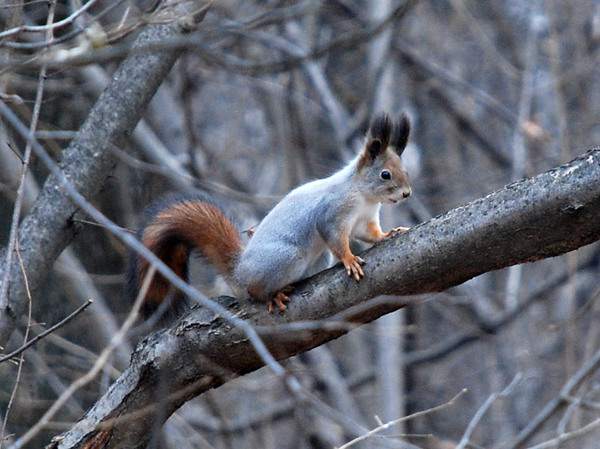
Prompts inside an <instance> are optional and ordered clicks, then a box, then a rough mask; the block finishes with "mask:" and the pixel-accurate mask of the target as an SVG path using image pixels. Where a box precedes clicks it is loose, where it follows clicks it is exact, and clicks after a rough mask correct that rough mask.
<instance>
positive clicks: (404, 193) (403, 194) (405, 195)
mask: <svg viewBox="0 0 600 449" xmlns="http://www.w3.org/2000/svg"><path fill="white" fill-rule="evenodd" d="M411 193H412V190H411V188H410V187H409V188H408V189H404V190H403V191H402V196H403V197H404V198H408V197H409V196H410V194H411Z"/></svg>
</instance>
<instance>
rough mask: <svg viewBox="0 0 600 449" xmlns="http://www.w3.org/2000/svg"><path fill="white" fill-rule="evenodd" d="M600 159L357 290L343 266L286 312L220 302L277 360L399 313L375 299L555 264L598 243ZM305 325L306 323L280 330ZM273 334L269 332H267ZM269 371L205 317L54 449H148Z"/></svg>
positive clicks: (414, 244) (131, 375) (449, 219)
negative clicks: (202, 399) (169, 424)
mask: <svg viewBox="0 0 600 449" xmlns="http://www.w3.org/2000/svg"><path fill="white" fill-rule="evenodd" d="M599 217H600V150H592V151H590V152H588V153H586V154H584V155H582V156H581V157H579V158H577V159H575V160H574V161H572V162H571V163H569V164H567V165H564V166H561V167H558V168H556V169H553V170H551V171H549V172H546V173H544V174H541V175H538V176H536V177H534V178H531V179H527V180H522V181H519V182H515V183H513V184H511V185H508V186H506V187H505V188H503V189H501V190H498V191H496V192H494V193H491V194H490V195H487V196H486V197H483V198H480V199H477V200H475V201H473V202H471V203H469V204H467V205H465V206H462V207H458V208H456V209H453V210H451V211H449V212H448V213H446V214H444V215H441V216H439V217H436V218H434V219H432V220H429V221H428V222H426V223H423V224H421V225H419V226H417V227H415V228H413V229H412V230H411V231H410V232H408V233H406V234H403V235H398V236H396V237H394V238H392V239H390V240H388V241H386V242H384V243H382V244H380V245H377V246H376V247H374V248H372V249H370V250H369V251H367V252H365V253H364V255H363V257H364V258H365V259H366V260H367V265H366V266H365V278H364V279H363V280H362V281H361V282H360V283H356V282H355V281H353V280H352V279H350V278H348V276H346V274H345V272H344V270H342V269H341V268H340V267H339V266H337V267H334V268H332V269H330V270H327V271H325V272H323V273H320V274H318V275H316V276H315V277H313V278H311V279H309V280H308V281H306V282H304V283H302V284H301V285H299V286H298V288H297V289H296V291H295V292H294V294H293V295H292V296H291V302H290V305H289V309H288V311H286V312H285V313H282V314H269V313H268V312H267V311H266V308H265V307H264V305H263V304H256V303H253V302H249V301H247V300H236V299H233V298H220V299H218V300H219V301H220V302H221V303H222V304H223V305H225V306H226V307H227V308H228V309H229V311H230V312H231V313H233V314H235V315H236V316H238V317H241V318H243V319H245V320H247V321H248V322H249V323H251V324H252V325H254V326H256V327H257V328H258V327H261V329H262V330H261V335H262V336H263V339H264V342H265V344H266V345H267V347H268V348H269V349H270V350H271V351H272V353H273V354H274V355H275V356H276V358H278V359H282V358H286V357H290V356H292V355H295V354H298V353H301V352H303V351H307V350H309V349H311V348H314V347H316V346H319V345H321V344H323V343H325V342H327V341H330V340H332V339H334V338H337V337H339V336H340V335H342V334H343V333H345V332H347V329H348V328H347V327H339V328H332V327H331V326H317V325H315V323H316V322H319V320H325V319H332V320H337V321H338V322H340V323H343V322H345V323H347V322H352V323H354V324H357V325H358V324H360V323H365V322H369V321H372V320H374V319H376V318H378V317H380V316H382V315H384V314H386V313H389V312H391V311H393V310H396V309H398V308H400V307H402V306H403V305H404V303H403V302H402V301H401V300H399V301H391V302H390V301H377V300H373V301H368V300H369V299H371V298H374V297H376V296H379V295H400V296H402V295H416V294H421V293H427V292H437V291H442V290H445V289H447V288H449V287H452V286H455V285H458V284H461V283H463V282H465V281H467V280H469V279H471V278H472V277H474V276H477V275H479V274H482V273H485V272H488V271H491V270H495V269H499V268H503V267H508V266H511V265H514V264H519V263H525V262H532V261H535V260H539V259H543V258H547V257H553V256H557V255H560V254H563V253H566V252H568V251H572V250H575V249H577V248H579V247H581V246H584V245H587V244H589V243H592V242H594V241H597V240H599V239H600V220H599ZM298 322H304V323H306V325H305V326H297V327H296V328H295V329H292V328H290V326H281V327H277V326H278V325H286V324H290V323H298ZM265 329H266V330H265ZM261 366H263V362H262V360H261V359H260V357H259V356H258V355H257V353H256V352H255V351H254V350H253V348H252V346H251V344H250V343H249V341H248V339H247V338H246V336H245V335H244V334H243V332H242V331H241V330H240V329H238V328H236V327H234V326H232V325H230V324H229V323H227V322H226V321H225V320H223V319H222V318H221V317H219V316H216V315H214V314H213V313H211V312H209V311H207V310H205V309H196V310H193V311H192V312H190V313H189V314H187V315H185V316H183V317H182V318H181V319H180V320H179V321H178V322H177V323H175V324H174V325H173V326H172V327H170V328H168V329H166V330H163V331H160V332H157V333H155V334H153V335H151V336H149V337H148V338H147V339H146V340H144V341H143V342H142V343H141V344H140V346H139V347H138V349H137V351H136V352H135V354H134V356H133V358H132V362H131V365H130V367H129V368H128V369H127V370H126V371H125V372H124V373H123V375H122V376H121V377H120V378H119V379H118V380H117V382H115V384H114V385H113V386H112V387H111V388H110V389H109V391H108V392H107V393H106V394H105V395H104V396H103V397H102V398H101V399H100V400H99V401H98V402H97V403H96V405H95V406H94V407H93V408H92V409H91V410H90V411H89V412H88V413H87V414H86V415H85V417H84V418H83V419H82V420H81V421H80V422H79V423H77V424H76V425H75V426H74V427H73V428H72V429H71V430H69V431H68V432H66V433H64V434H63V435H61V436H60V437H59V438H57V439H56V440H55V441H54V443H53V445H52V447H60V448H71V447H100V446H99V444H100V443H101V444H102V447H115V448H116V447H119V448H123V447H127V448H130V447H131V448H141V447H144V446H145V445H146V444H147V442H148V440H149V438H150V437H151V435H152V431H153V429H154V427H155V426H156V425H157V422H162V421H164V420H165V419H166V418H168V416H169V415H170V414H172V413H173V411H174V410H176V409H177V408H178V407H180V406H181V405H182V404H183V403H184V402H185V401H187V400H189V399H191V398H193V397H195V396H197V395H199V394H201V393H202V392H204V391H206V390H208V389H210V388H215V387H217V386H219V385H221V384H223V383H225V382H227V381H228V380H229V379H231V378H232V377H235V376H239V375H243V374H246V373H248V372H251V371H254V370H256V369H258V368H260V367H261Z"/></svg>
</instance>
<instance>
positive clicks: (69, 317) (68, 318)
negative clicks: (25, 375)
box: [0, 299, 94, 363]
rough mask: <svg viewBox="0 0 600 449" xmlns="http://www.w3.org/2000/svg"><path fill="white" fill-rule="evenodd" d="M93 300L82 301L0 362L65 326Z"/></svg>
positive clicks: (0, 359) (16, 354)
mask: <svg viewBox="0 0 600 449" xmlns="http://www.w3.org/2000/svg"><path fill="white" fill-rule="evenodd" d="M93 302H94V300H93V299H88V300H87V301H86V302H85V303H83V304H82V305H81V306H79V307H78V308H77V309H76V310H75V311H74V312H72V313H70V314H69V315H67V316H66V317H65V318H63V319H62V320H60V321H59V322H58V323H56V324H55V325H53V326H52V327H50V328H48V329H46V330H45V331H44V332H42V333H41V334H38V335H36V336H35V337H34V338H32V339H31V340H29V341H27V343H25V344H24V345H23V346H21V347H20V348H18V349H15V350H14V351H13V352H11V353H10V354H6V355H5V356H3V357H2V358H0V363H3V362H6V361H7V360H10V359H12V358H14V357H16V356H18V355H19V354H21V353H22V352H24V351H26V350H27V349H29V348H30V347H32V346H33V345H34V344H36V343H37V342H38V341H40V340H41V339H43V338H44V337H47V336H48V335H50V334H51V333H53V332H56V331H57V330H58V329H60V328H61V327H63V326H65V325H66V324H67V323H68V322H69V321H71V320H72V319H73V318H75V317H76V316H77V315H79V314H80V313H81V312H83V311H84V310H85V309H87V308H88V307H89V306H91V305H92V304H93Z"/></svg>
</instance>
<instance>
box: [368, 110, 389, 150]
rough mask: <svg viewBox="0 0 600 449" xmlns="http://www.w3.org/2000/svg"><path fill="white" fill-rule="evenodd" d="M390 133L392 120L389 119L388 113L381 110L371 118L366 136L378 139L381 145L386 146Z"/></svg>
mask: <svg viewBox="0 0 600 449" xmlns="http://www.w3.org/2000/svg"><path fill="white" fill-rule="evenodd" d="M391 133H392V121H391V120H390V117H389V115H387V114H386V113H385V112H381V113H379V114H377V115H376V116H375V117H374V118H373V120H371V126H369V132H368V134H367V138H368V139H369V140H371V139H379V140H380V141H381V143H382V144H383V146H384V147H387V145H388V142H389V140H390V134H391ZM384 149H385V148H384Z"/></svg>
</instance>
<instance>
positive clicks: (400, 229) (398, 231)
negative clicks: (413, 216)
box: [384, 226, 410, 238]
mask: <svg viewBox="0 0 600 449" xmlns="http://www.w3.org/2000/svg"><path fill="white" fill-rule="evenodd" d="M408 231H410V228H406V227H404V226H398V227H397V228H394V229H391V230H390V232H388V233H387V234H386V235H385V237H384V238H388V237H392V236H394V235H396V234H402V233H404V232H408Z"/></svg>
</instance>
